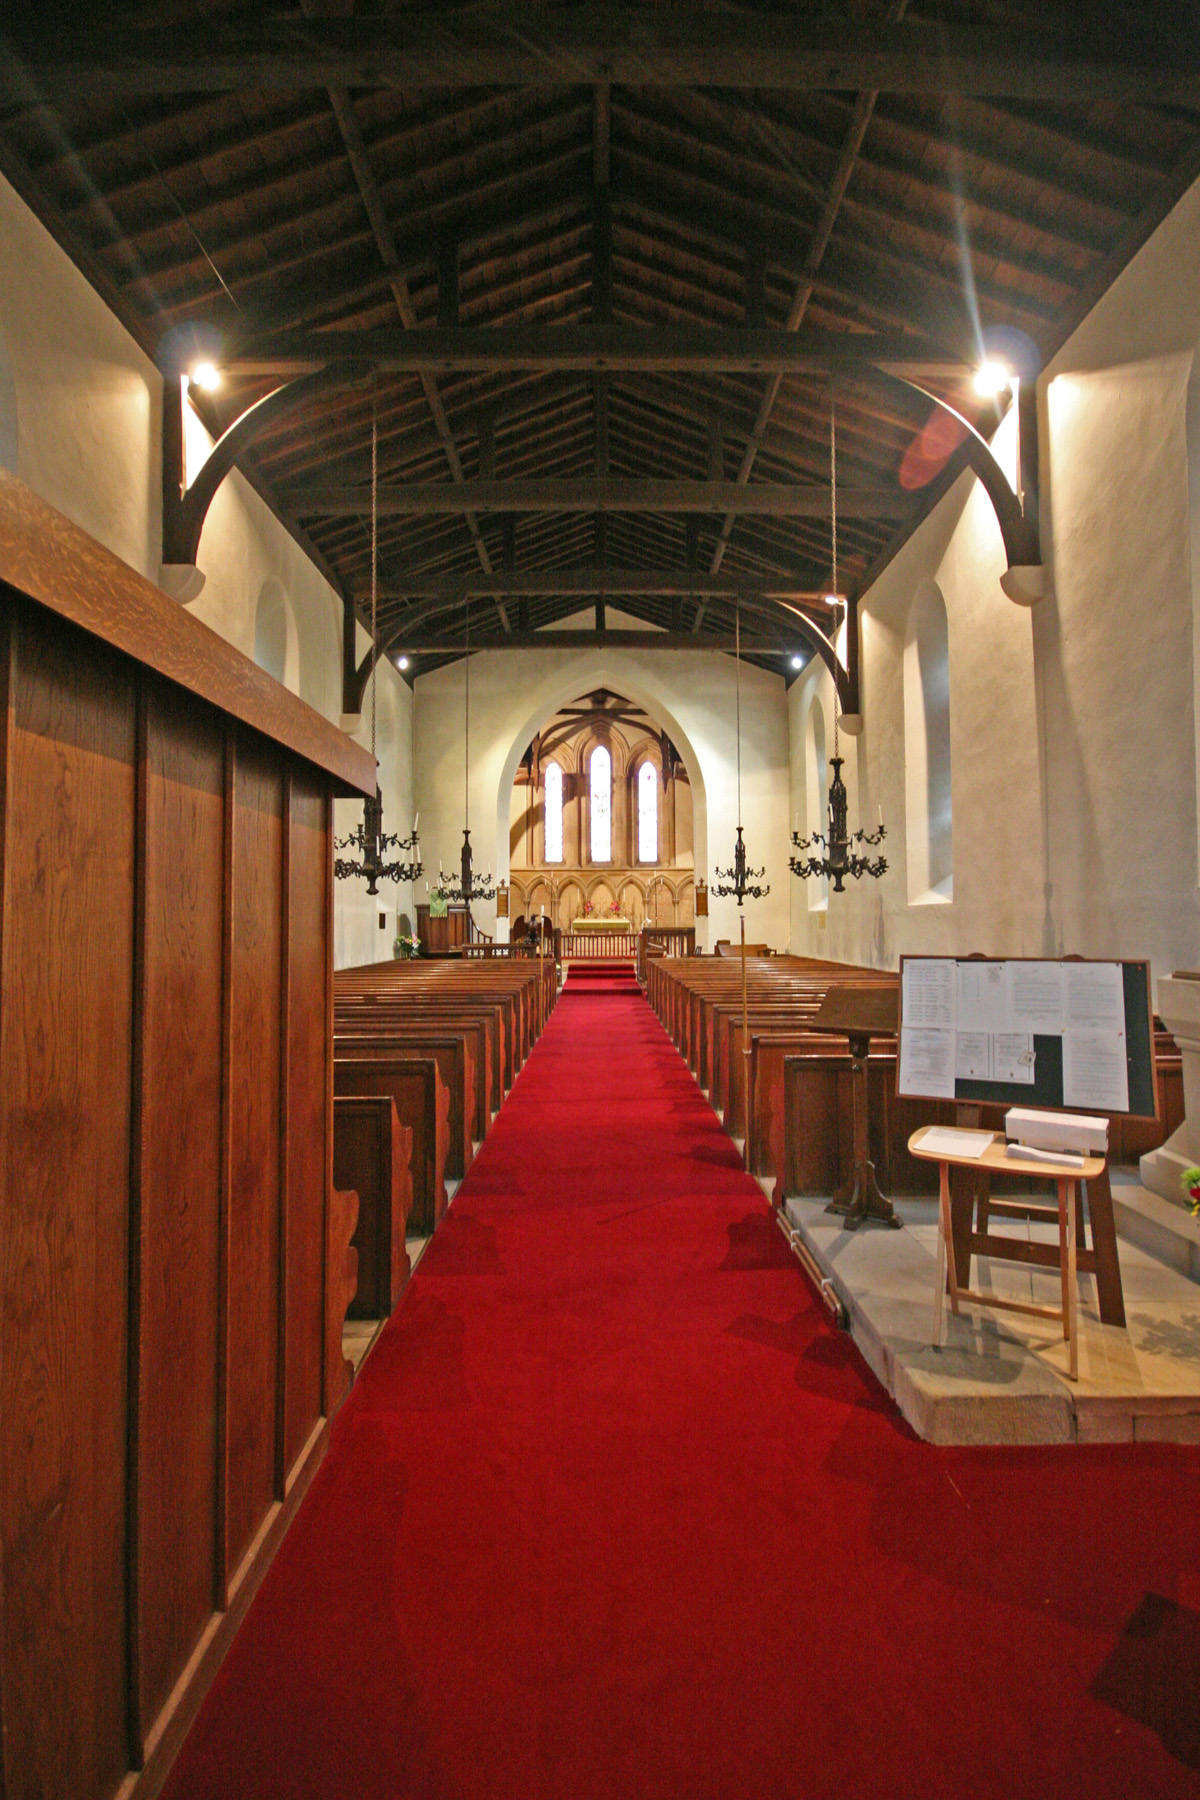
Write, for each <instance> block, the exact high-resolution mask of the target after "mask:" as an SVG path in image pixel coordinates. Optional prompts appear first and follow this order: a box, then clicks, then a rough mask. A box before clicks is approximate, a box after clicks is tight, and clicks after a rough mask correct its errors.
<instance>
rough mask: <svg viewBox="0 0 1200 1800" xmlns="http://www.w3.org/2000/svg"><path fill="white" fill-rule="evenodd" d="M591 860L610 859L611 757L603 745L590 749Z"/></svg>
mask: <svg viewBox="0 0 1200 1800" xmlns="http://www.w3.org/2000/svg"><path fill="white" fill-rule="evenodd" d="M591 790H592V861H593V862H594V863H599V862H611V861H612V757H611V756H610V755H609V754H608V751H607V750H606V749H605V748H604V746H603V745H602V744H601V745H598V746H597V748H596V749H595V750H593V751H592V761H591Z"/></svg>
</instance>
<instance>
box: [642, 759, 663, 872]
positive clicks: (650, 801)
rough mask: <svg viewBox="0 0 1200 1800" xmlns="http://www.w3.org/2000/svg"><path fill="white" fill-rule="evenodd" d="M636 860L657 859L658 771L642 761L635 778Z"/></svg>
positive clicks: (646, 861) (653, 860) (645, 861)
mask: <svg viewBox="0 0 1200 1800" xmlns="http://www.w3.org/2000/svg"><path fill="white" fill-rule="evenodd" d="M637 845H638V851H637V853H638V861H639V862H644V863H656V862H657V861H658V771H657V769H656V768H655V767H654V765H653V763H648V762H644V763H643V764H642V766H641V768H640V769H639V770H638V778H637Z"/></svg>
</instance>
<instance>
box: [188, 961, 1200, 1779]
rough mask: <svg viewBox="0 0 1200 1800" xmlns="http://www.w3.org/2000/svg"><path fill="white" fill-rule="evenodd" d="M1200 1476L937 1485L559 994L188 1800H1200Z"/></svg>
mask: <svg viewBox="0 0 1200 1800" xmlns="http://www.w3.org/2000/svg"><path fill="white" fill-rule="evenodd" d="M1198 1694H1200V1452H1197V1451H1195V1450H1191V1449H1187V1450H1183V1449H1178V1448H1172V1447H1168V1446H1154V1445H1146V1446H1140V1447H1136V1448H1135V1447H1133V1446H1130V1447H1128V1448H1125V1447H1116V1448H1113V1447H1105V1448H1096V1449H1080V1450H1070V1451H1064V1452H1051V1451H1047V1450H1034V1451H1024V1452H1016V1451H997V1450H990V1451H966V1450H955V1451H937V1450H933V1449H930V1448H929V1447H927V1446H925V1445H923V1444H920V1443H918V1442H916V1441H914V1440H913V1439H912V1437H911V1436H910V1434H909V1433H908V1432H907V1430H906V1429H905V1428H904V1427H903V1425H902V1424H901V1422H900V1421H899V1418H898V1416H897V1415H896V1413H895V1412H894V1411H893V1409H892V1408H891V1406H890V1405H889V1403H888V1402H887V1400H886V1399H885V1397H884V1395H883V1394H882V1392H881V1390H880V1389H879V1388H878V1387H877V1386H876V1385H875V1383H874V1382H873V1380H872V1379H871V1378H870V1376H869V1375H868V1374H867V1372H866V1370H865V1368H864V1366H863V1364H862V1363H861V1362H860V1361H859V1359H858V1357H857V1354H856V1353H855V1351H854V1350H853V1348H852V1347H851V1345H850V1343H849V1340H848V1339H847V1338H845V1337H840V1336H837V1335H835V1334H834V1333H833V1332H831V1331H830V1330H829V1329H828V1328H827V1327H826V1325H825V1323H824V1320H823V1317H822V1315H821V1313H820V1311H819V1308H818V1306H817V1303H816V1302H815V1301H814V1300H813V1299H812V1298H811V1297H810V1293H809V1290H808V1288H807V1287H806V1285H805V1283H804V1280H803V1277H802V1276H801V1274H800V1273H799V1270H798V1267H797V1265H796V1264H795V1263H794V1262H793V1260H792V1259H791V1257H790V1256H789V1255H788V1254H787V1251H786V1246H785V1245H784V1243H783V1240H782V1238H781V1236H780V1234H779V1232H778V1231H777V1229H776V1228H775V1226H774V1225H773V1224H772V1223H771V1222H770V1220H769V1218H768V1215H767V1210H766V1207H765V1206H764V1204H763V1203H762V1201H761V1199H760V1197H759V1193H758V1189H757V1187H756V1186H755V1185H754V1184H753V1183H751V1182H750V1181H749V1180H748V1179H747V1178H746V1177H745V1176H744V1175H743V1173H742V1172H741V1169H740V1166H739V1164H738V1161H737V1158H736V1155H735V1153H734V1151H733V1149H732V1148H731V1146H730V1144H729V1141H728V1139H727V1138H726V1137H725V1135H724V1133H723V1132H722V1130H721V1128H720V1126H719V1124H718V1123H717V1120H716V1118H715V1117H714V1115H713V1114H712V1112H711V1111H710V1110H709V1108H708V1106H707V1105H706V1103H705V1102H704V1100H703V1098H702V1097H701V1095H700V1093H699V1091H698V1090H697V1088H696V1086H695V1084H694V1082H693V1081H692V1079H691V1077H690V1075H689V1074H688V1073H687V1071H686V1070H685V1068H684V1066H683V1064H682V1063H681V1061H680V1060H679V1058H678V1056H677V1055H676V1053H675V1051H674V1049H673V1047H672V1046H671V1044H670V1043H669V1041H668V1040H667V1038H666V1037H665V1035H664V1034H663V1032H662V1030H661V1028H660V1027H659V1025H658V1023H657V1021H656V1020H655V1019H654V1018H653V1016H652V1014H651V1013H650V1011H649V1009H648V1007H647V1006H646V1005H645V1002H644V1001H643V1000H641V999H640V998H637V997H626V996H624V995H597V996H594V997H592V996H587V995H582V994H581V995H578V996H577V995H576V994H574V993H572V992H570V991H568V993H567V994H566V995H564V997H563V999H562V1000H561V1001H560V1003H559V1006H558V1008H557V1009H556V1011H555V1014H554V1016H553V1019H552V1022H551V1024H550V1026H549V1028H548V1029H547V1031H546V1032H545V1034H544V1036H543V1039H542V1042H541V1044H540V1045H539V1047H538V1049H537V1051H536V1052H535V1054H534V1056H533V1057H532V1059H531V1061H530V1063H529V1065H528V1066H527V1068H526V1070H525V1072H524V1073H523V1075H522V1076H521V1078H520V1080H519V1082H518V1084H517V1086H516V1089H515V1091H514V1093H513V1095H512V1097H511V1099H510V1100H509V1101H508V1103H507V1104H506V1106H505V1109H504V1112H503V1115H502V1117H501V1118H500V1120H499V1121H498V1122H497V1124H496V1126H495V1128H494V1131H493V1133H492V1135H491V1136H490V1137H489V1139H488V1141H487V1145H486V1147H485V1149H484V1150H483V1152H482V1153H481V1155H480V1156H479V1158H478V1160H477V1161H476V1163H475V1165H474V1168H473V1169H472V1171H471V1174H470V1175H469V1177H468V1179H467V1181H466V1182H465V1184H464V1186H463V1187H462V1189H461V1190H460V1192H459V1193H458V1196H457V1198H456V1199H455V1202H454V1205H453V1207H452V1209H451V1211H450V1213H449V1214H448V1216H447V1218H446V1220H445V1222H444V1223H443V1225H442V1226H441V1227H440V1228H439V1230H438V1233H437V1235H436V1237H435V1239H434V1241H433V1243H432V1244H431V1246H430V1248H429V1250H428V1251H427V1253H426V1256H425V1258H424V1261H423V1262H422V1263H421V1265H420V1268H419V1270H418V1273H417V1275H416V1277H415V1279H414V1280H413V1282H412V1284H411V1285H410V1287H409V1290H408V1292H407V1295H406V1297H405V1301H404V1304H403V1306H402V1307H401V1308H400V1309H399V1311H398V1313H397V1315H396V1317H395V1318H394V1319H393V1320H392V1322H391V1324H390V1326H389V1327H388V1329H387V1331H386V1332H385V1334H384V1336H383V1338H382V1340H381V1342H380V1344H379V1345H378V1347H377V1349H376V1351H375V1353H374V1354H373V1356H372V1357H371V1359H370V1360H369V1362H368V1363H367V1365H366V1368H365V1369H364V1372H363V1374H362V1376H361V1378H360V1380H359V1382H358V1383H357V1385H356V1387H355V1388H354V1391H353V1394H352V1395H351V1398H350V1400H349V1401H348V1403H347V1405H346V1406H345V1408H344V1409H343V1411H342V1414H341V1416H340V1418H339V1420H338V1422H337V1426H336V1429H335V1433H334V1442H333V1446H332V1449H331V1452H330V1455H329V1457H328V1459H327V1461H326V1463H325V1466H324V1468H323V1470H322V1471H321V1473H320V1475H319V1476H318V1478H317V1481H316V1483H315V1484H314V1487H313V1490H312V1492H311V1494H310V1496H309V1498H308V1500H307V1502H306V1504H305V1506H304V1508H303V1509H302V1512H301V1514H300V1517H299V1519H298V1521H297V1523H296V1525H295V1527H294V1529H293V1531H292V1533H291V1535H290V1537H289V1539H288V1540H287V1542H286V1543H285V1545H284V1548H283V1550H282V1552H281V1553H280V1556H279V1558H278V1560H277V1561H276V1563H275V1566H274V1568H273V1569H272V1571H271V1573H270V1574H269V1576H268V1577H267V1580H266V1582H265V1583H264V1586H263V1588H262V1590H261V1592H260V1594H259V1596H258V1598H257V1600H256V1601H255V1604H254V1606H253V1608H252V1609H251V1612H250V1614H249V1617H248V1619H247V1621H246V1624H245V1626H244V1627H243V1630H242V1632H241V1634H240V1637H239V1639H238V1641H237V1643H236V1644H235V1646H234V1649H233V1651H232V1653H231V1655H230V1657H229V1659H228V1660H227V1662H226V1664H225V1667H224V1670H223V1671H222V1673H221V1675H220V1677H219V1678H218V1681H217V1683H216V1684H215V1686H214V1688H213V1691H212V1693H211V1694H210V1696H209V1698H208V1701H207V1702H206V1705H205V1707H204V1710H203V1711H202V1713H201V1716H200V1718H199V1720H198V1722H197V1725H196V1727H195V1729H194V1730H193V1732H192V1735H191V1737H190V1739H189V1741H188V1743H187V1744H186V1746H185V1748H184V1751H183V1754H182V1756H181V1758H180V1760H179V1762H178V1764H177V1766H176V1770H175V1774H174V1776H173V1778H172V1780H171V1782H170V1784H169V1786H168V1789H167V1792H168V1794H169V1795H170V1800H211V1797H212V1796H214V1795H221V1796H225V1795H234V1796H254V1797H255V1800H292V1797H294V1796H295V1797H298V1796H305V1797H306V1800H313V1797H315V1800H333V1797H334V1796H337V1797H339V1800H341V1797H345V1800H351V1797H353V1800H385V1797H386V1800H483V1797H486V1800H634V1797H638V1800H641V1797H645V1800H741V1797H742V1796H746V1797H747V1800H751V1797H753V1800H803V1797H805V1796H822V1797H824V1796H831V1797H832V1796H835V1795H837V1796H848V1797H852V1800H860V1797H874V1796H879V1797H881V1800H899V1797H902V1796H903V1797H907V1796H912V1800H931V1797H934V1796H951V1795H953V1796H955V1800H962V1796H964V1795H969V1796H971V1797H972V1800H979V1797H980V1796H996V1797H997V1800H999V1797H1000V1796H1003V1797H1004V1800H1013V1796H1017V1797H1022V1800H1023V1797H1024V1796H1032V1795H1037V1796H1039V1797H1040V1800H1047V1797H1048V1796H1063V1797H1064V1800H1065V1797H1066V1796H1071V1797H1072V1800H1076V1797H1079V1796H1086V1797H1087V1800H1093V1797H1099V1796H1112V1797H1113V1800H1116V1797H1118V1796H1119V1797H1120V1800H1131V1797H1132V1796H1138V1797H1139V1800H1146V1797H1147V1796H1153V1795H1179V1794H1187V1795H1200V1773H1198V1772H1197V1771H1198V1770H1200V1706H1198V1702H1197V1696H1198Z"/></svg>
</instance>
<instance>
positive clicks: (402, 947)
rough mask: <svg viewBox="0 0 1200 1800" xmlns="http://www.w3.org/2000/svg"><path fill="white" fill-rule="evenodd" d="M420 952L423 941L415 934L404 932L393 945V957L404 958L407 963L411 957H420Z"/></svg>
mask: <svg viewBox="0 0 1200 1800" xmlns="http://www.w3.org/2000/svg"><path fill="white" fill-rule="evenodd" d="M420 952H421V940H420V938H419V937H417V935H416V933H415V932H407V933H406V932H403V931H402V932H401V933H400V935H399V936H398V937H397V939H396V941H395V943H394V944H393V945H392V955H393V956H397V957H400V958H402V959H403V960H404V961H405V962H407V961H408V959H409V957H411V956H419V955H420Z"/></svg>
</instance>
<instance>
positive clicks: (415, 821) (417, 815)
mask: <svg viewBox="0 0 1200 1800" xmlns="http://www.w3.org/2000/svg"><path fill="white" fill-rule="evenodd" d="M420 822H421V815H420V813H414V814H413V836H414V837H416V835H417V826H418V825H419V824H420Z"/></svg>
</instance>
